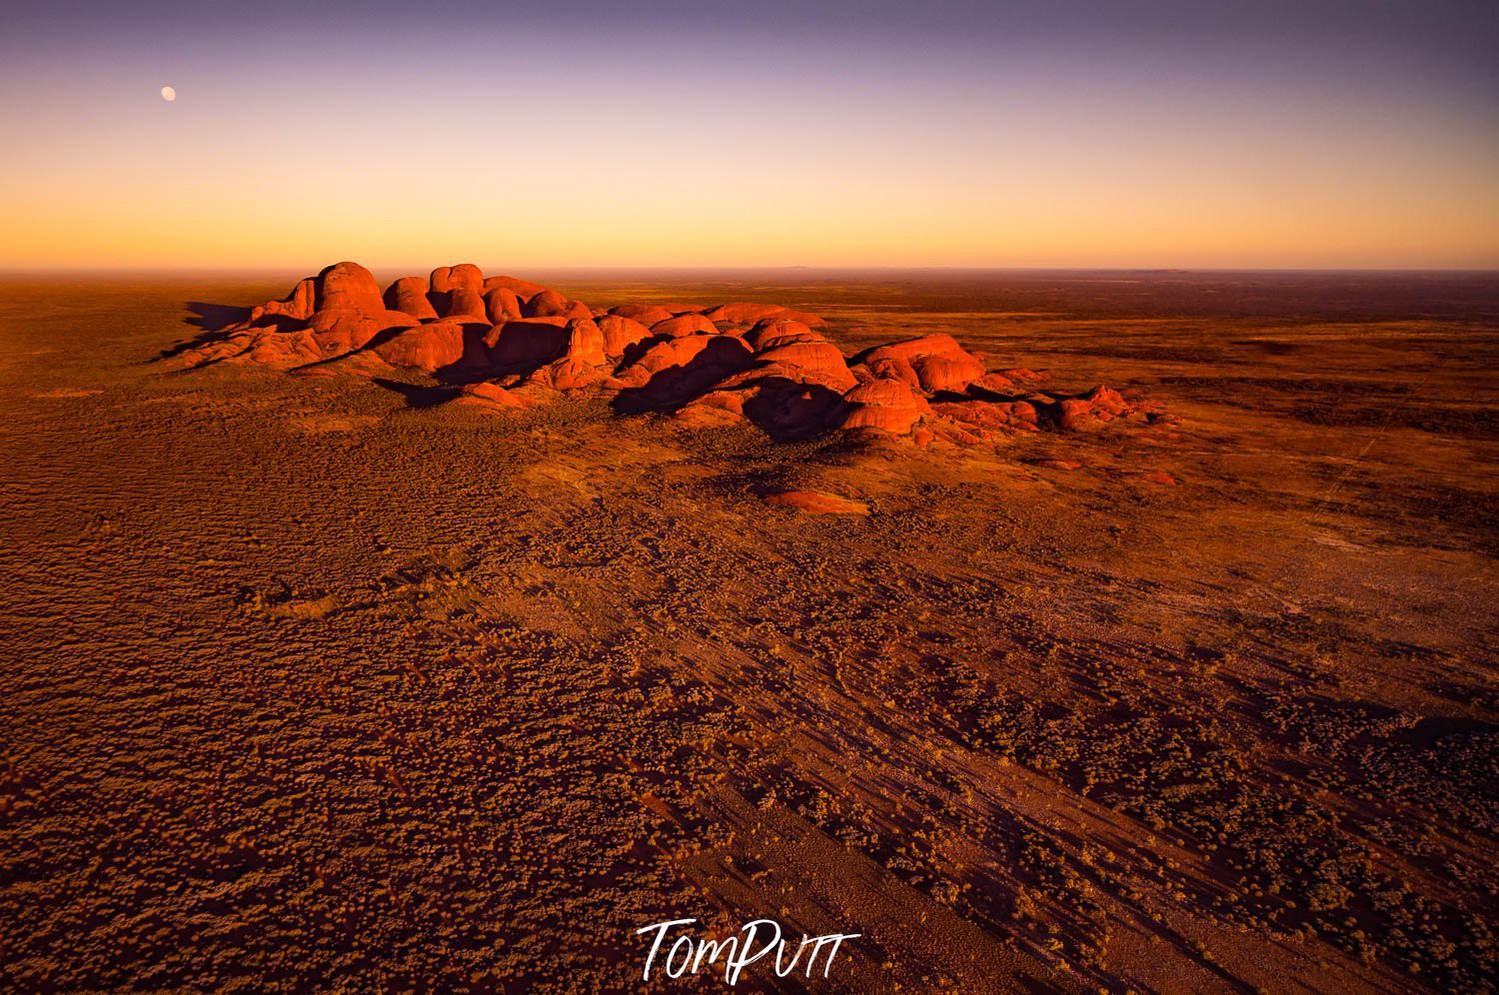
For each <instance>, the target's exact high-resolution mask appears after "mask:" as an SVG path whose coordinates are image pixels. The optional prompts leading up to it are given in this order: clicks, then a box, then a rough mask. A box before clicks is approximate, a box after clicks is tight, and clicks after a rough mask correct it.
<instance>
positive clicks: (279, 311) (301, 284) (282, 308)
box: [250, 277, 317, 324]
mask: <svg viewBox="0 0 1499 995" xmlns="http://www.w3.org/2000/svg"><path fill="white" fill-rule="evenodd" d="M316 310H317V281H316V280H313V279H312V278H311V277H309V278H307V279H305V280H298V281H297V285H296V286H295V287H293V288H292V289H291V293H289V294H287V295H286V297H285V298H284V299H282V300H279V301H267V302H266V303H265V304H263V305H261V306H260V307H257V308H254V309H252V310H251V311H250V322H251V324H254V323H255V322H258V321H259V320H260V319H261V318H262V317H263V316H265V315H279V316H281V317H285V318H290V319H292V320H294V321H306V320H307V319H308V318H311V317H312V313H313V312H314V311H316Z"/></svg>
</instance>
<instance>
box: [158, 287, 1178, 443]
mask: <svg viewBox="0 0 1499 995" xmlns="http://www.w3.org/2000/svg"><path fill="white" fill-rule="evenodd" d="M480 291H483V296H482V297H481V296H480ZM520 291H529V292H530V293H529V296H526V297H524V298H523V297H522V296H521V295H520V293H519V292H520ZM700 312H706V313H700ZM523 315H525V316H526V317H522V316H523ZM439 316H440V317H439ZM595 316H596V317H595ZM636 316H638V317H640V318H645V319H651V320H652V323H651V324H650V325H649V326H647V325H646V324H645V323H644V322H642V321H639V320H636ZM713 317H717V318H719V319H720V320H721V321H723V322H724V324H725V325H726V326H729V327H728V329H727V330H720V328H719V327H718V326H717V325H715V324H714V322H713V320H712V318H713ZM809 320H810V321H816V322H819V323H820V322H821V319H818V318H816V316H812V315H802V314H800V313H798V312H795V311H789V310H786V309H784V308H781V307H779V306H777V305H768V304H745V303H735V304H727V305H721V306H719V307H717V308H711V309H703V308H698V307H695V306H689V305H674V304H666V305H654V304H651V305H619V306H617V307H615V308H613V309H612V310H611V311H610V312H607V313H606V312H602V311H596V310H594V309H590V308H589V307H588V306H587V305H585V304H583V303H581V302H579V301H572V300H568V299H567V298H566V297H564V296H563V295H562V294H561V293H559V292H557V291H554V290H550V289H547V288H545V287H542V286H540V285H539V284H531V283H528V282H526V281H522V280H516V279H515V278H513V277H495V278H492V279H490V280H484V279H483V275H482V274H481V273H480V272H479V270H478V268H477V267H475V266H472V265H468V264H464V265H459V266H453V267H439V268H438V269H436V270H434V271H433V273H432V279H431V281H430V283H429V282H428V281H424V280H422V279H421V278H420V277H405V278H403V279H400V280H397V281H395V282H394V283H393V284H391V286H390V287H389V289H387V290H386V292H385V293H384V294H383V295H382V294H380V293H379V291H378V288H377V287H376V285H375V282H374V278H373V277H372V276H371V275H370V273H369V271H368V270H366V269H364V267H362V266H358V265H356V264H354V263H339V264H337V265H335V266H330V267H328V268H327V269H326V270H324V271H323V272H322V273H320V274H319V275H318V276H317V277H316V278H314V279H309V280H303V281H301V282H299V283H298V284H297V285H296V286H295V287H294V288H293V290H292V292H291V293H290V294H289V295H288V296H287V297H286V298H285V299H283V300H281V301H271V302H268V303H266V304H265V305H262V306H261V307H258V308H255V309H254V310H253V311H252V312H251V314H250V320H249V321H247V322H245V323H244V324H242V325H238V326H234V327H232V328H230V329H227V330H225V331H224V332H223V333H220V334H216V335H215V336H214V337H213V338H212V339H211V340H209V341H206V342H204V343H203V344H201V345H200V346H198V347H197V348H195V349H192V350H189V351H188V352H187V353H186V354H185V358H186V361H187V362H190V363H207V362H217V361H221V360H249V361H253V362H262V363H272V364H276V365H283V366H295V367H306V368H308V369H309V370H312V369H315V370H317V371H322V372H328V371H332V370H340V371H346V372H353V373H363V374H366V375H375V374H379V373H380V372H381V371H388V370H390V369H391V368H392V367H404V368H408V369H417V370H423V371H426V372H429V373H433V374H436V375H438V376H440V377H446V376H448V375H449V374H453V375H454V376H455V378H457V379H463V380H473V379H478V378H486V377H487V378H488V381H487V384H486V385H485V386H484V387H483V388H482V389H470V390H468V391H466V392H465V394H464V399H465V401H466V402H468V403H472V404H482V405H485V406H488V407H490V408H501V407H505V408H509V407H517V406H525V407H530V406H534V405H537V404H545V403H551V402H552V401H554V400H555V399H556V398H558V397H559V396H560V395H559V393H558V392H573V391H587V392H589V393H591V394H604V395H605V396H612V397H613V401H614V406H615V408H616V410H618V411H620V412H623V413H629V412H637V413H647V412H652V413H661V414H672V415H675V416H677V417H678V418H679V420H680V422H681V423H682V424H686V425H694V426H699V427H708V426H724V425H731V424H737V423H740V422H749V423H752V424H754V425H755V426H757V427H759V428H760V429H762V430H764V431H765V432H767V433H768V434H770V435H771V436H772V437H773V438H776V439H802V438H812V437H816V436H819V435H822V434H824V433H826V432H828V431H831V430H834V429H838V428H842V429H845V430H847V431H850V432H855V433H859V432H877V433H884V434H889V435H895V436H901V437H905V438H909V439H910V440H911V442H913V443H914V444H916V445H918V446H926V445H932V444H938V443H944V444H946V443H951V444H960V445H974V444H977V443H981V442H991V443H992V442H997V441H999V440H1000V439H1002V438H1004V437H1006V436H1013V435H1015V434H1017V433H1021V432H1035V431H1038V430H1042V429H1048V428H1053V427H1054V428H1058V429H1062V430H1069V431H1081V430H1093V429H1097V428H1100V427H1102V426H1104V425H1107V424H1109V423H1111V422H1114V421H1118V420H1119V419H1125V418H1133V419H1137V420H1139V419H1144V418H1145V417H1146V416H1149V417H1150V418H1152V419H1154V418H1155V417H1156V416H1157V415H1158V414H1159V409H1156V408H1151V407H1143V408H1142V407H1141V406H1140V405H1139V404H1137V403H1133V402H1132V401H1131V400H1129V399H1127V398H1125V397H1123V396H1122V395H1120V394H1119V393H1118V392H1116V391H1113V390H1110V389H1109V388H1107V387H1101V386H1100V387H1095V388H1093V389H1092V390H1090V391H1088V392H1086V393H1083V394H1077V395H1060V394H1046V393H1040V392H1037V391H1035V390H1034V387H1032V386H1031V385H1033V384H1035V383H1036V382H1037V381H1039V380H1041V379H1043V378H1044V375H1043V374H1037V373H1034V372H1032V371H1030V370H1025V369H1007V370H1001V371H994V372H988V371H986V370H985V368H984V364H983V362H982V360H981V358H980V357H979V356H977V355H975V354H972V353H969V352H967V351H965V350H964V349H962V347H960V346H959V345H958V343H957V342H956V341H955V340H954V339H953V338H952V337H951V336H949V335H926V336H921V337H919V338H913V339H906V340H904V341H900V342H894V343H890V344H888V345H883V346H877V347H875V348H872V349H869V350H867V351H866V352H864V353H863V354H861V355H860V356H859V357H856V359H855V361H854V362H853V363H852V364H851V363H850V361H849V360H848V358H847V357H845V356H844V354H843V352H842V351H841V350H840V349H839V348H838V347H837V345H835V344H834V343H832V342H830V341H829V340H828V338H827V337H826V336H825V335H823V334H822V333H821V332H818V331H817V330H816V329H815V328H814V327H812V326H811V325H810V324H809ZM751 322H753V326H752V327H751V328H750V329H749V330H748V331H747V332H740V331H739V330H738V329H740V328H742V327H743V326H744V325H746V324H750V323H751ZM329 361H336V362H332V363H331V364H330V362H329ZM611 367H612V369H611Z"/></svg>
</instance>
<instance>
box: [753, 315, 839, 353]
mask: <svg viewBox="0 0 1499 995" xmlns="http://www.w3.org/2000/svg"><path fill="white" fill-rule="evenodd" d="M744 339H745V341H746V342H748V343H749V344H750V345H751V346H753V347H754V348H755V349H757V350H764V349H774V348H776V347H777V346H783V345H795V344H797V343H801V342H826V341H827V338H826V336H824V335H823V334H822V333H821V332H814V331H813V330H812V329H811V328H809V327H808V326H807V324H806V323H805V322H802V321H795V320H793V319H790V318H767V319H765V320H764V321H761V322H760V323H759V324H757V325H756V326H755V327H754V328H751V329H750V330H749V332H748V333H747V334H746V335H745V336H744Z"/></svg>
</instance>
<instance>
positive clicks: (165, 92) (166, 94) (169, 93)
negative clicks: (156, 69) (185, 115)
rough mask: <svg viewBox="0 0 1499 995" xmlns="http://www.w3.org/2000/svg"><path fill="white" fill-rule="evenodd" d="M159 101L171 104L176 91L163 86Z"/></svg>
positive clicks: (175, 96)
mask: <svg viewBox="0 0 1499 995" xmlns="http://www.w3.org/2000/svg"><path fill="white" fill-rule="evenodd" d="M161 99H162V100H165V101H166V102H167V103H171V102H172V101H174V100H176V99H177V91H176V90H174V89H172V88H171V87H170V86H164V87H162V88H161Z"/></svg>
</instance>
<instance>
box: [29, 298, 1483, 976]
mask: <svg viewBox="0 0 1499 995" xmlns="http://www.w3.org/2000/svg"><path fill="white" fill-rule="evenodd" d="M300 275H301V274H300V273H284V274H270V275H265V276H263V277H253V278H237V279H229V278H225V277H222V276H210V277H199V278H195V277H185V276H184V277H170V278H168V277H161V276H152V277H139V278H131V277H122V276H99V277H84V276H76V277H68V278H61V277H54V278H46V279H42V278H33V279H28V278H22V277H11V278H7V279H6V280H5V281H4V283H3V285H0V466H3V471H0V568H3V571H4V583H3V585H0V660H3V666H0V693H3V705H4V708H3V711H0V979H3V980H0V986H3V987H6V988H14V989H20V990H38V989H39V990H61V991H82V990H96V989H158V990H178V991H181V990H210V989H212V990H226V991H244V992H264V991H301V990H308V989H316V990H327V989H348V990H351V991H374V990H391V991H399V990H451V991H470V990H471V991H506V990H514V991H523V990H537V991H544V990H555V991H587V990H603V991H619V990H626V989H628V988H630V987H632V986H636V985H638V983H639V978H640V974H641V970H642V968H643V966H644V959H645V953H646V943H645V940H644V939H643V938H642V937H639V936H637V935H636V934H635V930H637V929H639V928H641V927H644V926H647V925H649V924H651V923H655V922H659V921H661V920H665V919H673V918H684V917H695V918H697V919H698V920H700V921H701V923H704V924H707V925H706V926H704V927H703V928H704V930H705V931H707V932H713V931H717V932H718V934H720V935H726V934H727V932H728V931H730V930H733V929H737V927H738V926H739V925H740V924H741V923H743V922H745V921H746V920H749V919H753V918H757V917H762V916H765V917H772V918H776V919H778V920H780V921H781V922H782V923H784V924H785V925H786V926H787V927H788V929H791V930H794V931H796V932H797V933H798V934H799V933H800V932H802V931H805V932H808V933H830V932H849V933H860V934H862V935H861V937H860V938H859V939H857V940H853V941H850V942H849V943H848V944H846V945H845V947H844V950H843V953H842V955H841V956H840V959H839V960H838V961H837V962H836V963H835V965H834V966H833V969H832V971H831V972H830V974H829V977H828V978H826V979H823V978H822V977H820V976H819V977H816V978H814V979H813V980H812V981H807V980H806V979H800V980H795V979H788V980H785V981H779V982H777V981H775V979H774V978H773V977H770V978H767V972H766V971H765V970H762V969H759V968H760V967H763V966H764V965H763V962H762V964H761V965H759V967H755V966H752V967H751V968H749V969H747V971H746V973H745V976H744V979H743V980H741V982H740V988H747V989H749V990H758V989H760V988H763V987H773V986H775V985H780V986H782V987H787V988H792V989H795V988H798V987H799V986H806V987H810V988H812V989H814V990H829V991H896V990H905V991H920V990H930V989H933V988H942V987H949V988H952V989H954V990H959V991H1022V992H1023V991H1054V990H1055V991H1108V992H1124V991H1130V990H1133V991H1137V992H1188V991H1223V992H1250V991H1272V992H1282V991H1386V992H1404V991H1420V990H1435V991H1441V992H1457V991H1475V992H1476V991H1492V990H1493V985H1494V979H1495V976H1496V955H1499V948H1496V941H1495V939H1494V936H1493V931H1494V930H1495V929H1496V924H1495V921H1494V917H1495V909H1496V905H1499V902H1496V886H1499V875H1496V868H1495V854H1496V845H1499V676H1496V673H1495V669H1494V661H1495V659H1496V656H1499V652H1496V650H1499V646H1496V644H1499V639H1496V630H1495V624H1494V615H1495V609H1496V606H1499V573H1496V570H1495V558H1496V556H1499V530H1496V521H1499V515H1496V510H1499V509H1496V503H1495V497H1496V493H1499V477H1496V473H1495V471H1496V467H1499V379H1496V374H1495V370H1496V368H1499V278H1495V277H1494V276H1492V275H1489V276H1482V275H1474V276H1463V275H1445V276H1444V275H1390V274H1384V275H1379V274H1371V275H1336V274H1323V275H1317V274H1282V275H1274V274H1178V273H1148V274H1141V273H1114V274H1107V273H1086V274H1083V273H1070V274H1069V273H1002V274H948V273H940V272H926V273H921V272H911V273H899V272H883V273H847V274H830V273H826V272H821V271H804V270H781V271H775V272H757V273H745V274H727V275H726V274H722V273H719V274H714V273H699V274H689V273H676V274H665V275H663V274H624V273H610V274H583V273H571V274H544V273H543V274H534V273H522V274H520V275H523V276H528V277H535V278H538V279H547V280H548V281H549V282H550V283H551V284H553V285H555V286H557V287H559V288H562V289H563V290H565V291H567V292H568V293H569V294H571V295H573V296H575V297H578V298H581V299H583V300H586V301H589V302H590V303H595V304H600V305H609V304H612V303H615V302H619V301H626V300H629V301H643V302H651V301H680V300H687V301H703V302H705V303H712V302H720V301H738V300H742V301H760V300H763V301H774V302H776V303H779V304H785V305H788V306H791V307H796V308H803V309H806V310H809V311H812V312H815V313H817V314H821V315H823V316H825V317H827V318H828V319H829V320H830V322H831V326H830V328H829V329H827V330H826V333H827V335H828V336H829V338H831V339H832V340H833V341H834V342H836V343H838V344H839V345H840V346H841V347H842V348H843V349H844V350H845V351H847V352H853V351H854V350H856V349H858V348H861V347H863V346H866V345H869V344H872V343H875V342H884V341H889V340H891V339H897V338H903V337H907V336H911V335H917V334H922V333H926V332H935V331H945V332H949V333H951V334H952V335H953V336H955V337H956V338H957V339H958V340H959V341H960V342H961V343H963V344H964V345H965V346H968V347H970V348H974V349H978V350H981V351H983V352H984V353H986V354H987V361H988V362H989V363H990V364H991V367H992V368H996V369H997V368H1002V367H1017V366H1023V367H1030V368H1033V369H1038V370H1050V371H1051V376H1052V379H1051V381H1050V383H1051V384H1052V385H1054V386H1057V387H1060V388H1068V389H1074V390H1079V391H1080V390H1083V389H1086V388H1088V387H1090V386H1091V385H1093V384H1096V383H1106V384H1109V385H1110V386H1114V387H1118V388H1121V389H1125V388H1127V389H1132V390H1134V391H1137V392H1138V394H1139V395H1140V396H1143V397H1148V398H1149V399H1150V400H1152V401H1153V402H1156V403H1158V404H1160V405H1162V406H1163V408H1164V410H1165V411H1166V412H1168V413H1169V415H1170V416H1171V418H1170V419H1168V420H1163V421H1161V422H1158V423H1156V424H1151V425H1136V424H1131V425H1129V426H1123V427H1117V428H1116V427H1113V426H1104V427H1103V428H1101V429H1099V430H1097V431H1092V432H1076V433H1073V432H1045V433H1035V434H1029V435H1016V436H1014V437H1007V438H1005V439H1003V440H1001V441H1000V442H999V443H997V444H992V445H982V446H967V447H957V446H951V445H944V444H942V443H941V441H940V440H939V441H938V442H936V443H933V444H932V445H930V446H927V447H925V448H918V447H917V446H915V445H913V444H911V443H910V442H908V441H905V440H892V441H890V442H888V443H884V444H881V443H878V442H868V441H864V442H860V443H858V444H851V443H849V442H848V441H846V440H844V439H841V438H836V437H824V438H818V439H813V440H809V441H797V442H777V441H773V440H772V439H770V438H768V437H767V436H766V435H765V434H764V433H761V432H759V431H757V430H755V429H754V428H752V427H748V426H730V427H717V428H713V427H709V428H694V427H689V426H684V425H683V424H681V423H680V422H679V421H677V420H674V419H668V418H660V417H655V416H651V415H636V416H629V417H619V416H616V415H615V414H613V413H612V412H610V411H609V410H608V409H607V406H605V405H601V404H588V403H580V404H564V405H553V406H549V407H542V408H537V409H534V410H517V411H504V412H494V411H488V410H482V409H480V408H477V407H474V406H472V405H463V404H452V403H446V402H448V401H449V400H451V399H452V397H453V396H454V394H455V391H454V390H453V389H452V388H450V387H446V386H443V385H441V384H437V383H435V382H434V381H432V380H431V379H430V378H426V377H422V376H412V377H410V378H408V379H407V380H405V381H391V380H389V379H385V378H382V379H379V380H374V379H369V378H361V377H354V376H322V377H307V376H296V375H290V374H288V373H286V372H284V371H281V370H274V369H268V368H263V367H259V366H254V365H231V364H217V365H211V366H206V367H203V368H199V369H183V368H181V367H180V365H176V364H173V363H172V362H171V361H170V360H161V359H159V357H161V356H162V355H163V354H164V353H167V352H170V351H171V350H173V348H174V347H175V346H177V345H178V344H180V343H182V342H183V341H185V340H189V339H192V338H193V337H195V336H197V335H199V334H200V333H201V332H202V331H203V330H204V329H211V328H213V327H217V325H219V324H222V323H224V322H227V321H230V320H233V318H234V317H235V315H236V312H235V310H234V309H235V308H239V307H248V306H249V305H252V304H256V303H259V302H261V301H264V300H266V299H267V298H272V297H279V296H281V295H282V294H283V293H284V292H285V291H286V288H287V287H288V286H289V285H290V284H291V281H292V280H293V279H295V277H297V276H300ZM389 275H392V276H393V275H396V274H389ZM1071 464H1077V466H1076V468H1072V469H1069V468H1068V467H1069V466H1070V465H1071ZM787 489H807V490H815V491H822V492H826V493H828V494H832V495H836V496H838V497H841V498H846V499H849V500H851V501H855V502H859V503H861V504H863V505H865V506H867V508H868V510H869V514H867V515H856V514H855V515H850V514H810V513H807V512H805V511H803V510H800V509H798V508H795V507H787V506H782V505H777V504H773V503H767V502H766V501H764V500H762V496H763V495H766V494H770V493H774V492H777V491H782V490H787ZM722 985H723V979H722V976H721V975H719V976H717V977H714V976H711V975H710V974H708V973H706V972H705V973H704V974H702V975H699V976H697V977H696V978H694V979H684V980H682V981H678V982H670V983H667V982H666V981H665V979H663V978H661V977H660V976H659V973H658V974H657V976H656V977H655V978H653V987H655V986H659V987H664V988H689V989H701V990H718V989H720V988H721V986H722Z"/></svg>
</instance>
